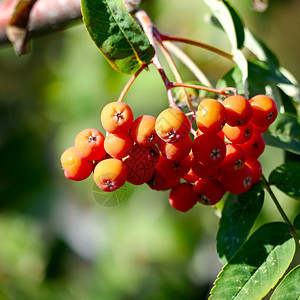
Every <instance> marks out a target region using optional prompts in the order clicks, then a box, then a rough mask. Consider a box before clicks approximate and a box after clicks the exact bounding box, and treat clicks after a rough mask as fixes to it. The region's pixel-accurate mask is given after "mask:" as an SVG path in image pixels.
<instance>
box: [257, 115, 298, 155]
mask: <svg viewBox="0 0 300 300" xmlns="http://www.w3.org/2000/svg"><path fill="white" fill-rule="evenodd" d="M263 135H264V139H265V142H266V144H267V145H269V146H273V147H277V148H280V149H283V150H286V151H290V152H293V153H295V154H300V120H299V118H297V116H295V115H292V114H280V113H279V114H278V116H277V118H276V120H275V122H274V123H272V124H271V125H270V127H269V129H268V131H266V132H264V134H263Z"/></svg>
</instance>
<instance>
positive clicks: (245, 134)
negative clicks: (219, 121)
mask: <svg viewBox="0 0 300 300" xmlns="http://www.w3.org/2000/svg"><path fill="white" fill-rule="evenodd" d="M222 131H223V132H224V134H225V136H226V137H227V139H228V140H229V141H231V142H232V143H235V144H242V143H245V142H247V141H249V140H250V138H251V137H252V134H253V128H252V125H251V123H250V122H249V123H248V124H246V125H245V126H241V127H237V126H230V125H228V124H225V126H224V127H223V129H222Z"/></svg>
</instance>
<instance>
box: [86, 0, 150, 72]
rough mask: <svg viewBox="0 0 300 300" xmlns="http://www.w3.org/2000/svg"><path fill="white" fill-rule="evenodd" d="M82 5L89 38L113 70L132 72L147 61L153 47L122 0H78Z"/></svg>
mask: <svg viewBox="0 0 300 300" xmlns="http://www.w3.org/2000/svg"><path fill="white" fill-rule="evenodd" d="M81 5H82V15H83V20H84V23H85V26H86V28H87V30H88V32H89V34H90V36H91V38H92V40H93V41H94V42H95V44H96V46H97V47H98V48H99V49H100V51H101V52H102V54H103V55H104V56H105V58H106V59H107V60H108V62H109V63H110V64H111V66H112V67H113V68H114V69H115V70H117V71H120V72H123V73H126V74H132V73H135V72H136V71H137V70H138V69H139V68H140V67H141V66H142V65H143V64H148V63H149V62H150V60H151V59H152V57H153V55H154V48H153V47H152V46H151V44H150V42H149V40H148V38H147V36H146V35H145V34H144V33H143V31H142V29H141V28H140V26H139V25H138V24H137V23H136V21H135V20H134V19H133V17H132V16H131V15H130V14H129V12H128V11H127V10H126V8H125V6H124V3H123V2H122V0H110V1H108V0H81Z"/></svg>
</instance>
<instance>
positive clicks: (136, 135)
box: [130, 115, 159, 146]
mask: <svg viewBox="0 0 300 300" xmlns="http://www.w3.org/2000/svg"><path fill="white" fill-rule="evenodd" d="M155 121H156V118H154V117H152V116H148V115H144V116H140V117H138V118H136V119H135V120H134V122H133V123H132V126H131V128H130V135H131V137H132V139H133V141H134V142H135V143H138V144H140V145H142V146H151V145H154V144H156V143H157V142H158V140H159V137H158V135H157V134H156V131H155Z"/></svg>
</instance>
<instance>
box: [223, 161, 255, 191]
mask: <svg viewBox="0 0 300 300" xmlns="http://www.w3.org/2000/svg"><path fill="white" fill-rule="evenodd" d="M222 184H223V186H224V188H225V189H226V190H227V191H228V192H230V193H231V194H242V193H244V192H246V191H247V190H249V189H250V187H251V186H252V174H251V171H250V169H249V168H248V167H247V166H246V165H245V166H244V167H243V168H242V169H240V170H237V171H233V172H224V173H223V175H222Z"/></svg>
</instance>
